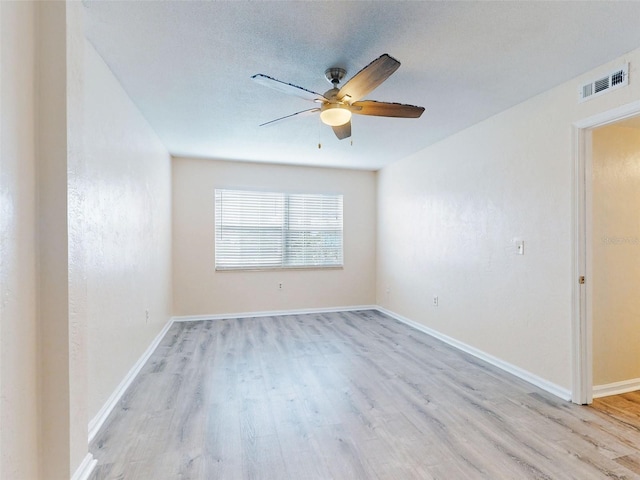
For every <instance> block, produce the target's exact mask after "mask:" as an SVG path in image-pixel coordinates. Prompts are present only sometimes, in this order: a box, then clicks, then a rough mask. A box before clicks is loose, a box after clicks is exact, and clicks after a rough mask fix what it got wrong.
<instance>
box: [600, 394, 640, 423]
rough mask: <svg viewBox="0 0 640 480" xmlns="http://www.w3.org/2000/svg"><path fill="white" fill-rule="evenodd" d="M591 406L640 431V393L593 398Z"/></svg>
mask: <svg viewBox="0 0 640 480" xmlns="http://www.w3.org/2000/svg"><path fill="white" fill-rule="evenodd" d="M591 406H592V407H593V408H595V409H596V410H598V411H600V412H602V413H604V414H606V415H608V416H610V417H611V418H613V419H615V420H617V421H619V422H622V423H624V424H626V425H628V426H629V427H631V428H636V429H638V430H640V391H636V392H630V393H623V394H621V395H611V396H609V397H602V398H595V399H594V400H593V404H592V405H591Z"/></svg>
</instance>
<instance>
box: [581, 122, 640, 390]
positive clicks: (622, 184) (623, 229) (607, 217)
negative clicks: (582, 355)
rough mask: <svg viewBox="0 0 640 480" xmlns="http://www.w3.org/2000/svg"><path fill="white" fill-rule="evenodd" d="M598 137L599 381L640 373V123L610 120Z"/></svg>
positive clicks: (595, 146)
mask: <svg viewBox="0 0 640 480" xmlns="http://www.w3.org/2000/svg"><path fill="white" fill-rule="evenodd" d="M639 123H640V122H639ZM592 139H593V140H592V141H593V143H592V145H593V147H592V168H593V208H592V216H593V217H592V218H593V223H592V225H593V227H592V228H593V231H592V236H593V252H592V259H593V260H592V261H593V274H592V277H593V298H592V312H593V384H594V385H596V386H597V385H606V384H609V383H614V382H621V381H625V380H633V379H637V378H640V295H638V290H639V289H640V215H638V211H639V210H640V128H629V127H624V126H618V125H613V126H607V127H603V128H599V129H597V130H595V131H594V132H593V135H592Z"/></svg>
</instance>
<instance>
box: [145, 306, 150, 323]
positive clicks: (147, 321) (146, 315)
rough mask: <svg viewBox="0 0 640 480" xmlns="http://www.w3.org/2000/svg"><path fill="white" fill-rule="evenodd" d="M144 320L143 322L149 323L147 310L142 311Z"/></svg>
mask: <svg viewBox="0 0 640 480" xmlns="http://www.w3.org/2000/svg"><path fill="white" fill-rule="evenodd" d="M144 321H145V323H149V310H148V309H147V310H145V311H144Z"/></svg>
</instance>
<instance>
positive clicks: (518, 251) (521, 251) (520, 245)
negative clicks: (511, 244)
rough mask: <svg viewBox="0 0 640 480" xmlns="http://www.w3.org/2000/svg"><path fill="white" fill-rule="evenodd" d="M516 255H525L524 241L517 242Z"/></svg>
mask: <svg viewBox="0 0 640 480" xmlns="http://www.w3.org/2000/svg"><path fill="white" fill-rule="evenodd" d="M516 254H518V255H524V240H516Z"/></svg>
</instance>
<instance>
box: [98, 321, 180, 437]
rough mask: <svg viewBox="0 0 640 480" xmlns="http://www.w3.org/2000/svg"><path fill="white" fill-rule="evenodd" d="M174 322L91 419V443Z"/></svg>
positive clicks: (154, 342)
mask: <svg viewBox="0 0 640 480" xmlns="http://www.w3.org/2000/svg"><path fill="white" fill-rule="evenodd" d="M172 324H173V319H169V321H168V322H167V324H166V325H165V326H164V328H163V329H162V330H161V331H160V333H158V335H157V336H156V338H155V339H154V340H153V342H151V345H149V347H148V348H147V349H146V350H145V352H144V353H143V354H142V356H141V357H140V358H139V359H138V361H137V362H136V363H135V364H134V365H133V367H131V370H129V373H127V375H126V376H125V377H124V379H122V381H121V382H120V384H119V385H118V386H117V387H116V389H115V391H114V392H113V393H112V394H111V396H110V397H109V398H108V400H107V401H106V403H105V404H104V405H103V406H102V408H101V409H100V411H99V412H98V413H97V414H96V416H95V417H93V418H92V419H91V421H90V422H89V443H91V441H92V440H93V439H94V437H95V436H96V434H97V433H98V430H100V427H102V424H103V423H104V422H105V420H106V419H107V417H108V416H109V414H110V413H111V412H112V411H113V409H114V408H115V406H116V405H117V404H118V402H119V401H120V398H122V395H124V392H126V391H127V388H129V385H131V382H133V380H134V379H135V378H136V376H137V375H138V373H139V372H140V370H142V367H143V366H144V364H145V363H146V362H147V360H149V357H151V355H152V354H153V352H154V350H155V349H156V347H157V346H158V345H159V344H160V342H161V341H162V339H163V338H164V336H165V335H166V333H167V331H169V328H171V325H172Z"/></svg>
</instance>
